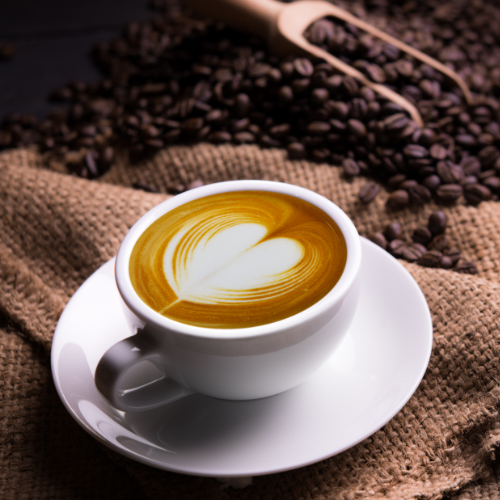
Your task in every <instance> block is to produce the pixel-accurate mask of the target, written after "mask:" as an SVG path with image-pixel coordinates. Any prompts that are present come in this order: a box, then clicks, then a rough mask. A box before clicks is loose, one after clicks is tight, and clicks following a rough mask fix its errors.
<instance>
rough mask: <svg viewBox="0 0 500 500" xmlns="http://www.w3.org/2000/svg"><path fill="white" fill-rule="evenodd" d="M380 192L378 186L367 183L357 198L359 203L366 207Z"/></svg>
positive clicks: (374, 183) (373, 183)
mask: <svg viewBox="0 0 500 500" xmlns="http://www.w3.org/2000/svg"><path fill="white" fill-rule="evenodd" d="M379 192H380V186H379V184H377V183H376V182H367V183H366V184H365V185H364V186H363V187H362V188H361V189H360V190H359V193H358V198H359V200H360V201H361V203H364V204H365V205H367V204H368V203H371V202H372V201H373V200H374V199H375V198H376V196H377V194H378V193H379Z"/></svg>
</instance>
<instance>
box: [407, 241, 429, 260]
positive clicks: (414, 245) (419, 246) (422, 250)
mask: <svg viewBox="0 0 500 500" xmlns="http://www.w3.org/2000/svg"><path fill="white" fill-rule="evenodd" d="M409 246H410V248H412V249H413V250H414V251H415V252H417V254H418V256H419V257H421V256H422V255H424V253H426V252H427V248H426V247H425V246H424V245H422V244H421V243H415V242H413V243H411V244H410V245H409Z"/></svg>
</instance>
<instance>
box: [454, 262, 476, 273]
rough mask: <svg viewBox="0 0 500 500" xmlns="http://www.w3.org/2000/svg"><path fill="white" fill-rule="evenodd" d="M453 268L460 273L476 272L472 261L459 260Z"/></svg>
mask: <svg viewBox="0 0 500 500" xmlns="http://www.w3.org/2000/svg"><path fill="white" fill-rule="evenodd" d="M454 270H455V271H456V272H457V273H462V274H477V267H476V264H475V263H474V262H472V261H463V260H461V261H459V262H458V263H457V264H456V265H455V267H454Z"/></svg>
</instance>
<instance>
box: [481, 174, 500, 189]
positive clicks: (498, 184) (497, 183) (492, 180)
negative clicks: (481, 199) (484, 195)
mask: <svg viewBox="0 0 500 500" xmlns="http://www.w3.org/2000/svg"><path fill="white" fill-rule="evenodd" d="M483 184H484V185H485V186H486V187H487V188H488V189H490V190H491V191H493V192H495V193H500V178H499V177H488V178H486V179H485V180H484V181H483Z"/></svg>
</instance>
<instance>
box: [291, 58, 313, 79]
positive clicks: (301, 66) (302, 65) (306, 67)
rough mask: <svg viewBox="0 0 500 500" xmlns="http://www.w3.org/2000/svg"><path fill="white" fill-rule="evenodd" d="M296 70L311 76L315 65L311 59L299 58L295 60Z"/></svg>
mask: <svg viewBox="0 0 500 500" xmlns="http://www.w3.org/2000/svg"><path fill="white" fill-rule="evenodd" d="M293 67H294V69H295V71H296V72H297V73H298V74H299V75H301V76H311V75H312V74H313V72H314V66H313V65H312V64H311V61H310V60H309V59H305V58H299V59H295V61H294V62H293Z"/></svg>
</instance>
